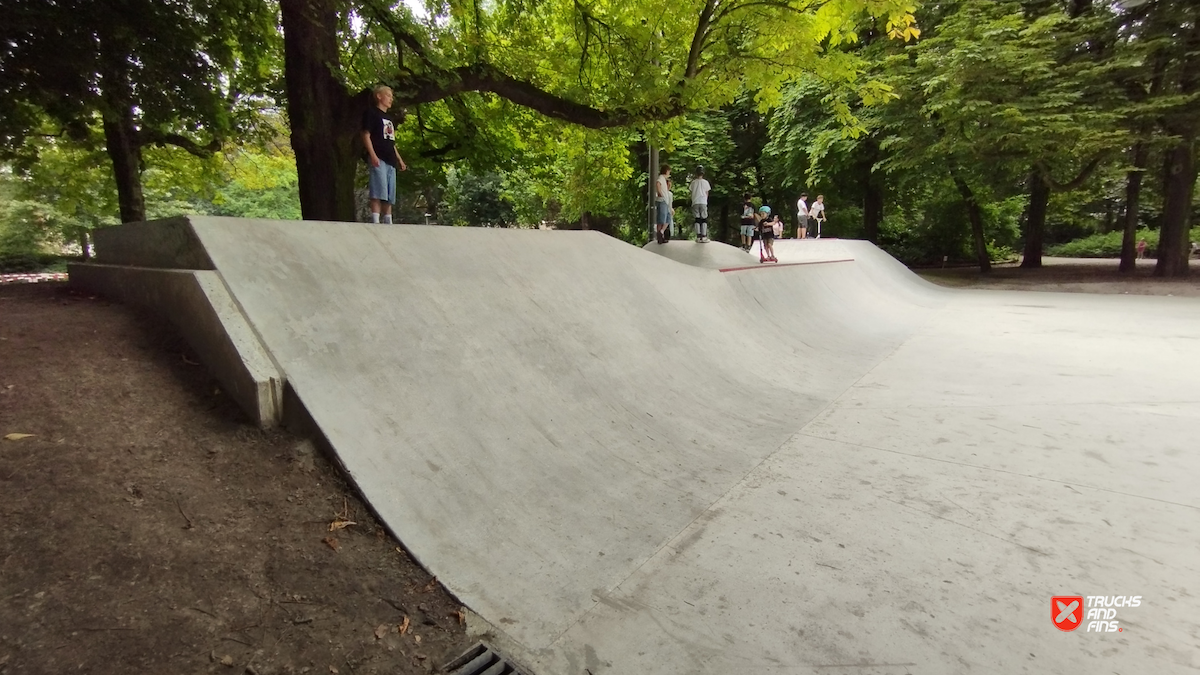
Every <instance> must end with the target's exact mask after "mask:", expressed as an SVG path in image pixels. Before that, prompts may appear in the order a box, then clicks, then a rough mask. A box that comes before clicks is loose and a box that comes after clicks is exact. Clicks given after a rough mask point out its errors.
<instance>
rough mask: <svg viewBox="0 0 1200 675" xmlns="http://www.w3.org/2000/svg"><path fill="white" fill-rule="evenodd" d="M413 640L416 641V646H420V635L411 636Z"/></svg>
mask: <svg viewBox="0 0 1200 675" xmlns="http://www.w3.org/2000/svg"><path fill="white" fill-rule="evenodd" d="M413 640H416V642H417V644H421V636H420V635H415V634H414V635H413Z"/></svg>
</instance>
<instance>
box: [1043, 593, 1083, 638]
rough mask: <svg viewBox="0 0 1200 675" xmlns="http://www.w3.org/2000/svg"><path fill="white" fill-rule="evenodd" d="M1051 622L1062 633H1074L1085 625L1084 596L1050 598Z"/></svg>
mask: <svg viewBox="0 0 1200 675" xmlns="http://www.w3.org/2000/svg"><path fill="white" fill-rule="evenodd" d="M1050 620H1051V621H1053V622H1054V627H1055V628H1057V629H1059V630H1061V631H1067V632H1070V631H1073V630H1075V629H1076V628H1079V625H1080V624H1081V623H1083V596H1082V595H1056V596H1054V597H1053V598H1050Z"/></svg>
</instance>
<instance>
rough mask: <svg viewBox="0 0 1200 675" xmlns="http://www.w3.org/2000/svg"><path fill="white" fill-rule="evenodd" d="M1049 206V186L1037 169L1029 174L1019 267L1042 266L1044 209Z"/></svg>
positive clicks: (1044, 229)
mask: <svg viewBox="0 0 1200 675" xmlns="http://www.w3.org/2000/svg"><path fill="white" fill-rule="evenodd" d="M1049 206H1050V185H1049V184H1047V183H1046V179H1045V177H1044V176H1042V172H1041V171H1039V170H1038V169H1037V168H1034V169H1033V171H1031V172H1029V211H1028V213H1029V217H1028V218H1026V220H1025V251H1024V254H1023V255H1022V256H1021V267H1024V268H1026V269H1032V268H1038V267H1041V266H1042V248H1043V245H1044V243H1045V239H1046V209H1047V208H1048V207H1049Z"/></svg>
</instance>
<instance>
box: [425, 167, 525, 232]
mask: <svg viewBox="0 0 1200 675" xmlns="http://www.w3.org/2000/svg"><path fill="white" fill-rule="evenodd" d="M443 196H444V198H445V203H444V204H443V205H442V206H441V207H440V208H439V209H438V213H440V214H441V221H442V224H444V225H474V226H493V227H509V226H510V225H512V224H514V220H515V218H514V213H513V205H512V202H511V201H509V200H508V198H507V197H505V196H504V194H503V189H502V180H501V178H500V176H499V175H498V174H496V173H487V174H484V175H482V176H480V175H476V174H473V173H470V172H468V171H459V170H455V169H451V170H450V176H449V182H448V184H447V186H446V192H445V193H444V195H443Z"/></svg>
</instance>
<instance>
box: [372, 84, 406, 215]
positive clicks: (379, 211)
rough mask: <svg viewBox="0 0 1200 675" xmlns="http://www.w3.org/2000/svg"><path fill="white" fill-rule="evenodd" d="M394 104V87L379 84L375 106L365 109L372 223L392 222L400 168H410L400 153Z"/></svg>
mask: <svg viewBox="0 0 1200 675" xmlns="http://www.w3.org/2000/svg"><path fill="white" fill-rule="evenodd" d="M391 107H392V90H391V88H390V87H387V86H385V85H382V84H381V85H379V86H377V87H375V105H373V106H371V107H369V108H367V109H366V110H364V111H363V117H362V143H363V147H364V148H366V151H367V188H368V196H369V198H370V204H371V222H372V223H378V222H379V219H380V217H381V216H382V218H383V222H385V223H389V224H390V223H391V222H392V205H393V204H395V203H396V169H397V168H399V169H400V170H401V171H407V170H408V166H406V165H405V164H404V160H403V159H402V158H401V157H400V153H398V152H396V123H395V122H394V121H393V120H392V117H391V115H390V114H389V113H388V110H389V109H390V108H391Z"/></svg>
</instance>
